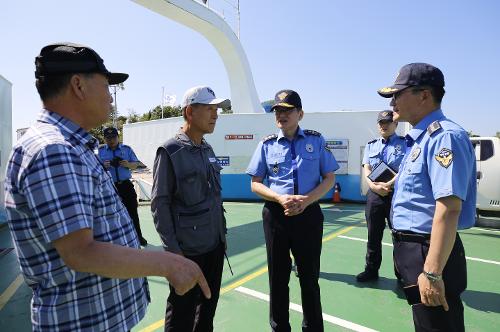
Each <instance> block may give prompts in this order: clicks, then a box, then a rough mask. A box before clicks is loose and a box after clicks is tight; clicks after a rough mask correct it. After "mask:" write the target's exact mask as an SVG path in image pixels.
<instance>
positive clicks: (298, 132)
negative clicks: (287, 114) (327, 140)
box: [278, 126, 306, 141]
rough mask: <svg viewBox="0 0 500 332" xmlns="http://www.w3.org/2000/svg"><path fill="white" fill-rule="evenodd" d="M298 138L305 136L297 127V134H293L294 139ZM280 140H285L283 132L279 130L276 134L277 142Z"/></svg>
mask: <svg viewBox="0 0 500 332" xmlns="http://www.w3.org/2000/svg"><path fill="white" fill-rule="evenodd" d="M299 136H302V137H306V134H304V131H303V130H302V128H300V126H299V127H297V133H296V134H295V137H299ZM282 138H286V137H285V135H284V134H283V130H281V129H280V130H279V132H278V141H279V140H280V139H282Z"/></svg>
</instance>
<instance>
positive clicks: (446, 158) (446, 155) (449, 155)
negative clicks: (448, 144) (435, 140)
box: [435, 148, 453, 168]
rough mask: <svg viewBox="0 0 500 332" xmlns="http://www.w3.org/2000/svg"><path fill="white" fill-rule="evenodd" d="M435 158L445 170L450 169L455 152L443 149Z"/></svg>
mask: <svg viewBox="0 0 500 332" xmlns="http://www.w3.org/2000/svg"><path fill="white" fill-rule="evenodd" d="M435 158H436V160H437V162H438V163H439V165H441V166H443V167H444V168H448V167H449V166H450V165H451V162H452V161H453V152H452V151H451V150H450V149H447V148H442V149H441V151H439V153H438V154H437V155H435Z"/></svg>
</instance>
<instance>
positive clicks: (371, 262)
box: [356, 111, 405, 282]
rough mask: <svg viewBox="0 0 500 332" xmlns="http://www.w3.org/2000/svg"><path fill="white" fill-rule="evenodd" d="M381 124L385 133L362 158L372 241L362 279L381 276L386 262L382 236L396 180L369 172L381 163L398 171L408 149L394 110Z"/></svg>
mask: <svg viewBox="0 0 500 332" xmlns="http://www.w3.org/2000/svg"><path fill="white" fill-rule="evenodd" d="M377 124H378V130H379V132H380V135H381V136H380V137H379V138H377V139H374V140H372V141H370V142H368V144H366V147H365V152H364V156H363V162H362V164H363V173H364V176H365V177H366V182H367V183H368V186H369V190H368V193H367V194H366V196H367V197H366V208H365V216H366V222H367V226H368V243H367V246H366V265H365V270H364V271H363V272H361V273H360V274H358V275H357V276H356V280H357V281H359V282H367V281H373V280H377V279H378V270H379V268H380V264H381V263H382V238H383V236H384V229H385V222H386V219H387V223H388V225H389V228H391V221H390V212H391V200H392V193H393V191H392V187H393V184H394V181H395V180H396V177H393V178H392V179H390V180H388V181H380V180H379V181H375V182H374V181H372V180H370V177H369V175H370V174H371V173H372V171H373V170H374V169H375V168H376V167H377V166H379V167H381V165H380V164H381V163H384V164H382V165H384V166H385V165H387V166H388V167H390V168H391V169H392V170H393V171H394V172H395V173H397V172H398V170H399V164H401V160H402V159H403V156H404V152H405V141H404V137H402V136H398V135H396V134H395V131H396V128H397V126H398V123H397V122H396V121H393V112H392V111H382V112H380V113H379V114H378V117H377Z"/></svg>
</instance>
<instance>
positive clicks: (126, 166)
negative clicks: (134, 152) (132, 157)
mask: <svg viewBox="0 0 500 332" xmlns="http://www.w3.org/2000/svg"><path fill="white" fill-rule="evenodd" d="M120 166H121V167H125V168H129V166H130V165H129V163H128V160H120Z"/></svg>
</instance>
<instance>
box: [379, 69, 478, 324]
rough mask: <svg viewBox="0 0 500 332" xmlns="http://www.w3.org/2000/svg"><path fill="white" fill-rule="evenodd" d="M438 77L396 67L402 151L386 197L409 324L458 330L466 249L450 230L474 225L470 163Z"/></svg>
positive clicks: (393, 94)
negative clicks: (404, 130) (405, 129)
mask: <svg viewBox="0 0 500 332" xmlns="http://www.w3.org/2000/svg"><path fill="white" fill-rule="evenodd" d="M444 92H445V91H444V76H443V73H442V72H441V70H439V69H438V68H436V67H434V66H432V65H429V64H426V63H411V64H408V65H405V66H403V67H402V68H401V70H400V72H399V74H398V77H397V78H396V81H395V83H394V85H392V86H390V87H387V88H383V89H380V90H379V91H378V93H379V94H380V95H381V96H382V97H386V98H392V100H391V106H393V110H394V120H395V121H398V120H401V121H408V122H409V123H410V124H411V125H412V126H413V129H411V130H410V132H409V133H408V134H407V135H406V136H405V139H406V146H407V151H406V155H405V157H404V158H403V161H402V163H401V165H400V167H399V175H398V177H397V180H396V185H395V189H394V199H393V202H392V223H393V227H394V231H393V239H394V259H395V263H396V266H397V267H398V270H399V272H400V273H401V276H402V278H403V284H404V290H405V294H406V297H407V300H408V302H409V303H410V304H411V305H412V310H413V321H414V325H415V330H416V331H464V316H463V304H462V301H461V299H460V295H461V293H462V292H463V291H464V290H465V288H466V286H467V269H466V263H465V252H464V247H463V245H462V241H461V240H460V236H459V234H458V232H457V229H459V230H460V229H466V228H470V227H472V226H473V225H474V222H475V204H476V162H475V154H474V150H473V147H472V144H471V142H470V140H469V137H468V135H467V132H466V131H465V130H464V129H463V128H462V127H460V126H459V125H457V124H456V123H454V122H453V121H451V120H449V119H448V118H446V117H445V115H444V114H443V111H442V110H441V100H442V98H443V95H444Z"/></svg>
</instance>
